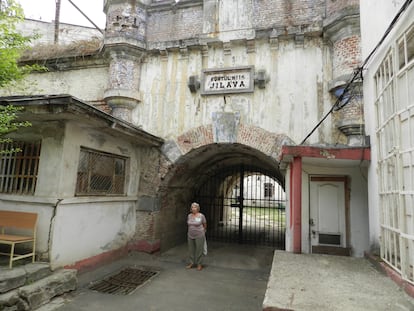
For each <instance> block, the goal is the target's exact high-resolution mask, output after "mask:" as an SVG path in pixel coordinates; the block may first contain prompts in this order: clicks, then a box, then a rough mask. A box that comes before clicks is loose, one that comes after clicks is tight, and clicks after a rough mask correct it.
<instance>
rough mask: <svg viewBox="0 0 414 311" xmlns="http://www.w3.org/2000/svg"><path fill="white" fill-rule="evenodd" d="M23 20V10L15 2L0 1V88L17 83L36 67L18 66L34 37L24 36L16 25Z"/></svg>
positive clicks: (10, 0)
mask: <svg viewBox="0 0 414 311" xmlns="http://www.w3.org/2000/svg"><path fill="white" fill-rule="evenodd" d="M23 20H24V15H23V10H22V8H21V6H20V5H19V4H18V3H17V2H16V1H15V0H0V87H4V86H5V85H7V84H9V83H11V82H14V81H18V80H21V79H23V78H24V76H25V75H26V74H28V73H30V72H31V71H33V70H37V69H40V67H39V66H38V65H24V66H20V65H19V58H20V56H21V54H22V52H23V51H25V50H26V49H28V48H29V44H30V42H31V40H33V39H34V38H36V37H35V36H24V35H22V34H21V33H19V32H18V31H17V30H16V25H17V24H18V23H20V22H22V21H23Z"/></svg>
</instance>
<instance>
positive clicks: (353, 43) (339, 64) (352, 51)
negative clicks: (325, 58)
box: [333, 35, 361, 77]
mask: <svg viewBox="0 0 414 311" xmlns="http://www.w3.org/2000/svg"><path fill="white" fill-rule="evenodd" d="M360 62H361V38H360V36H359V35H353V36H350V37H347V38H344V39H343V40H339V41H337V42H335V43H334V66H333V67H334V76H335V77H339V76H341V75H344V74H350V73H351V72H352V71H353V70H354V69H355V68H357V67H358V66H359V65H360Z"/></svg>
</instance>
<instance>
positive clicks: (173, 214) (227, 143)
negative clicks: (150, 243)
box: [146, 115, 292, 251]
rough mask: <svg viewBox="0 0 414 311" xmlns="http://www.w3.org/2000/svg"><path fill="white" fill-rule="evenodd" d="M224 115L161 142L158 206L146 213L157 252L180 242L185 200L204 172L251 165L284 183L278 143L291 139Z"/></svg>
mask: <svg viewBox="0 0 414 311" xmlns="http://www.w3.org/2000/svg"><path fill="white" fill-rule="evenodd" d="M225 117H227V119H226V120H225V121H226V122H216V123H213V124H209V125H204V126H199V127H197V128H193V129H191V130H189V131H187V132H185V133H183V134H182V135H180V136H178V137H176V139H174V140H170V141H167V142H166V143H165V144H164V146H163V147H162V152H163V156H162V158H163V159H164V160H163V161H161V162H162V164H161V171H160V172H159V173H160V175H159V177H160V180H159V187H157V188H158V189H157V190H155V191H156V194H155V195H156V198H157V199H156V200H157V202H158V203H157V210H156V211H154V212H153V213H150V215H151V217H154V219H153V220H152V221H151V222H152V223H154V226H153V227H151V228H152V229H153V230H151V232H152V233H153V239H154V240H156V241H159V246H160V249H161V250H162V251H163V250H166V249H168V248H170V247H173V246H174V245H176V244H177V243H182V242H183V238H185V237H186V224H185V219H186V218H185V217H186V215H187V213H188V209H189V204H190V203H191V201H192V200H194V199H195V198H194V194H195V192H196V189H198V187H199V186H200V184H201V183H202V182H203V180H205V179H206V178H207V176H211V175H212V174H214V173H215V172H218V171H221V170H223V169H225V168H228V167H230V166H233V165H238V164H252V165H256V166H258V168H259V169H261V170H263V171H265V172H267V174H268V176H273V178H275V179H276V180H279V181H280V184H281V185H283V184H284V176H283V175H282V173H281V172H280V170H279V165H278V164H279V162H278V159H279V156H280V152H281V149H282V146H283V145H284V144H291V143H292V140H291V139H290V138H289V137H287V136H286V135H284V134H275V133H270V132H268V131H266V130H264V129H262V128H259V127H254V126H250V125H241V124H237V122H233V124H232V123H231V121H232V116H231V115H230V116H228V115H226V116H225ZM229 119H230V122H228V121H229ZM146 216H148V215H147V214H146ZM184 216H185V217H184Z"/></svg>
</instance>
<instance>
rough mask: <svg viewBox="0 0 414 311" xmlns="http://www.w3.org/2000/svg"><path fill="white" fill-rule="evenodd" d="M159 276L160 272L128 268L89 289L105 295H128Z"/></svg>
mask: <svg viewBox="0 0 414 311" xmlns="http://www.w3.org/2000/svg"><path fill="white" fill-rule="evenodd" d="M157 274H158V271H153V270H148V269H137V268H126V269H124V270H122V271H121V272H119V273H117V274H116V275H113V276H110V277H108V278H106V279H104V280H102V281H100V282H98V283H95V284H92V285H91V286H90V287H89V288H90V289H92V290H96V291H98V292H101V293H105V294H113V295H128V294H129V293H131V292H132V291H134V290H135V289H136V288H137V287H138V286H140V285H142V284H144V283H145V282H146V281H148V280H149V279H151V278H152V277H154V276H156V275H157Z"/></svg>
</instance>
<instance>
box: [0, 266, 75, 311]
mask: <svg viewBox="0 0 414 311" xmlns="http://www.w3.org/2000/svg"><path fill="white" fill-rule="evenodd" d="M76 274H77V271H76V270H73V269H61V270H57V271H54V272H52V271H51V270H50V268H49V265H48V264H44V263H34V264H28V265H25V266H21V267H16V268H13V269H5V268H4V269H3V268H0V310H2V311H9V310H10V311H12V310H24V311H26V310H34V309H36V308H38V307H40V306H42V305H44V304H46V303H48V302H50V300H51V299H52V298H54V297H57V296H60V295H62V294H64V293H67V292H70V291H73V290H75V289H76V287H77V277H76Z"/></svg>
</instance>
